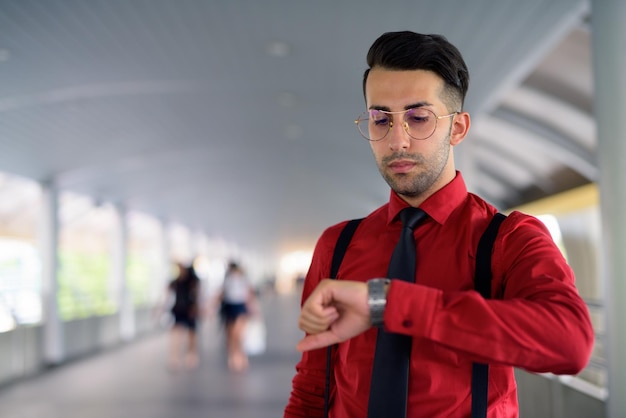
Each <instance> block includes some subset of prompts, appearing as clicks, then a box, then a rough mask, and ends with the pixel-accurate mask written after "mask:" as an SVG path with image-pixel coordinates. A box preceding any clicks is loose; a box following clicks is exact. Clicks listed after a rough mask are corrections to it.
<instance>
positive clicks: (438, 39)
mask: <svg viewBox="0 0 626 418" xmlns="http://www.w3.org/2000/svg"><path fill="white" fill-rule="evenodd" d="M367 65H368V66H369V68H368V69H367V70H365V73H364V74H363V95H365V84H366V82H367V77H368V75H369V72H370V70H371V69H372V68H375V67H380V68H385V69H389V70H427V71H432V72H434V73H435V74H437V75H438V76H439V77H441V78H442V79H443V81H444V83H445V87H444V91H443V94H444V97H443V98H442V100H443V101H444V102H445V103H446V105H447V106H448V108H449V110H451V111H453V110H461V109H458V108H456V109H453V108H452V107H453V106H458V105H460V106H461V108H462V107H463V103H464V101H465V95H466V94H467V88H468V86H469V72H468V71H467V66H466V65H465V61H464V60H463V56H462V55H461V53H460V52H459V50H458V49H457V48H456V47H455V46H454V45H452V44H451V43H450V42H448V40H447V39H446V38H445V37H444V36H442V35H423V34H421V33H415V32H410V31H403V32H387V33H384V34H383V35H381V36H380V37H379V38H378V39H376V41H374V43H373V44H372V46H371V47H370V49H369V52H368V53H367Z"/></svg>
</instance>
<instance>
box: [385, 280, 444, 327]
mask: <svg viewBox="0 0 626 418" xmlns="http://www.w3.org/2000/svg"><path fill="white" fill-rule="evenodd" d="M442 294H443V292H442V291H441V290H439V289H435V288H432V287H427V286H424V285H419V284H415V283H409V282H405V281H402V280H392V281H391V284H390V285H389V291H388V292H387V306H386V308H385V316H384V323H385V324H384V327H385V331H388V332H395V333H398V334H404V335H410V336H413V337H427V336H428V335H429V334H430V330H431V327H432V324H433V321H434V317H435V312H436V310H437V307H438V306H440V305H441V298H442Z"/></svg>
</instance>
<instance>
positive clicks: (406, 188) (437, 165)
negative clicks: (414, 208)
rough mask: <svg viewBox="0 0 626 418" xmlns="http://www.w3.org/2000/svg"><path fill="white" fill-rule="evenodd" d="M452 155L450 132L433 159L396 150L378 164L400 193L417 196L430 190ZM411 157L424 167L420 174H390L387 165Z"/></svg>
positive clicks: (382, 173)
mask: <svg viewBox="0 0 626 418" xmlns="http://www.w3.org/2000/svg"><path fill="white" fill-rule="evenodd" d="M449 156H450V133H448V136H447V137H446V138H445V139H444V140H443V141H442V142H441V146H440V148H439V150H438V152H437V153H436V154H435V156H434V159H433V160H430V161H428V160H426V158H424V156H423V155H421V154H407V153H405V152H394V153H393V154H392V155H390V156H387V157H385V158H383V159H382V161H381V162H380V163H379V164H378V170H379V171H380V174H381V175H382V176H383V178H384V179H385V181H386V182H387V184H388V185H389V187H391V189H392V190H393V191H394V192H396V193H397V194H399V195H402V196H407V197H416V196H420V195H422V194H424V193H425V192H427V191H428V190H430V189H431V188H432V186H433V184H435V183H436V182H437V180H438V179H439V178H440V177H441V173H442V172H443V170H444V169H445V167H446V163H447V161H448V157H449ZM400 158H402V159H409V160H411V161H414V162H415V163H416V164H417V166H418V167H419V168H421V169H422V171H420V172H419V173H418V174H390V173H389V172H388V171H387V170H386V167H387V165H388V164H389V163H390V162H391V161H393V160H396V159H400Z"/></svg>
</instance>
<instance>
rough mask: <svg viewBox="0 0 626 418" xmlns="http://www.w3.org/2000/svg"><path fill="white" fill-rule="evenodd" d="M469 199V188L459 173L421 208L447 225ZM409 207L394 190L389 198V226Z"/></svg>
mask: <svg viewBox="0 0 626 418" xmlns="http://www.w3.org/2000/svg"><path fill="white" fill-rule="evenodd" d="M466 197H467V187H466V186H465V181H464V180H463V176H462V175H461V172H459V171H457V172H456V176H455V177H454V179H453V180H452V181H451V182H450V183H448V184H446V185H445V186H443V187H442V188H441V189H439V190H437V191H436V192H435V193H434V194H433V195H431V196H430V197H428V199H426V200H425V201H424V202H422V204H421V205H420V206H419V207H420V209H422V210H424V212H426V213H427V214H428V216H430V217H431V218H432V219H434V220H435V221H436V222H438V223H440V224H443V223H445V221H446V219H448V216H450V214H451V213H452V212H453V211H454V210H455V209H456V208H457V207H458V206H459V205H460V204H461V203H463V201H464V200H465V198H466ZM408 206H409V205H408V204H407V203H406V202H405V201H404V200H402V198H401V197H400V196H398V194H397V193H396V192H394V191H393V190H392V191H391V196H390V197H389V206H388V212H387V224H391V223H392V222H393V221H394V219H396V217H397V216H398V213H400V211H401V210H402V209H404V208H406V207H408Z"/></svg>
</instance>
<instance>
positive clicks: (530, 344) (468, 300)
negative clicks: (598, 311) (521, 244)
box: [385, 281, 594, 374]
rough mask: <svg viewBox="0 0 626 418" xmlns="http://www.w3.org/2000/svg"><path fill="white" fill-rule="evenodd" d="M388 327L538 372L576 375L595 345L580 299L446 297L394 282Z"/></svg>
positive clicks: (471, 294) (483, 358) (472, 294)
mask: <svg viewBox="0 0 626 418" xmlns="http://www.w3.org/2000/svg"><path fill="white" fill-rule="evenodd" d="M385 328H386V329H387V330H388V331H391V332H397V333H402V334H407V335H412V336H415V337H421V338H427V339H429V340H431V341H433V342H436V343H438V344H441V345H443V346H446V347H448V348H451V349H454V350H458V351H460V352H464V353H466V354H467V355H468V356H469V357H471V359H472V360H473V361H482V362H494V363H501V364H508V365H512V366H516V367H521V368H524V369H527V370H530V371H535V372H548V371H550V372H553V373H567V374H574V373H577V372H579V371H580V369H582V368H583V367H584V366H585V365H586V363H587V361H588V359H589V355H590V353H591V348H592V346H593V339H594V337H593V329H592V327H591V324H590V320H589V315H588V312H587V309H586V307H585V305H584V302H583V301H582V300H581V299H580V298H578V296H577V295H574V294H571V295H567V294H565V295H563V294H561V295H559V294H551V295H550V297H543V298H539V299H535V300H529V299H521V298H518V299H511V300H485V299H483V298H482V297H481V296H480V295H479V294H478V293H476V292H473V291H465V292H443V291H441V290H438V289H433V288H428V287H425V286H420V285H415V284H409V283H404V282H399V281H393V282H392V285H391V286H390V289H389V293H388V302H387V308H386V312H385Z"/></svg>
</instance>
